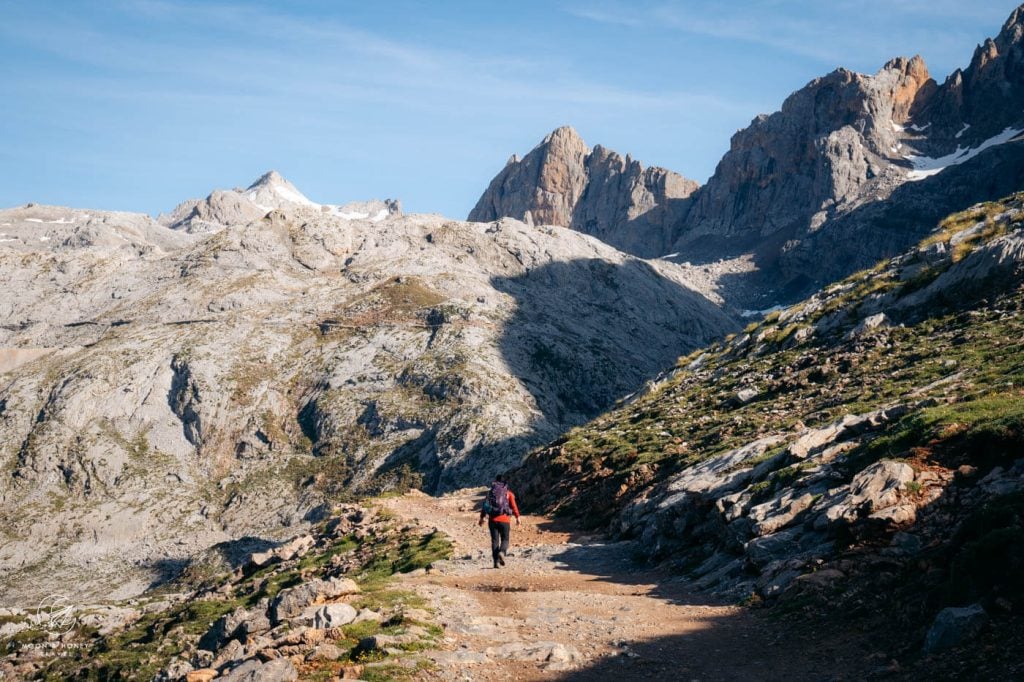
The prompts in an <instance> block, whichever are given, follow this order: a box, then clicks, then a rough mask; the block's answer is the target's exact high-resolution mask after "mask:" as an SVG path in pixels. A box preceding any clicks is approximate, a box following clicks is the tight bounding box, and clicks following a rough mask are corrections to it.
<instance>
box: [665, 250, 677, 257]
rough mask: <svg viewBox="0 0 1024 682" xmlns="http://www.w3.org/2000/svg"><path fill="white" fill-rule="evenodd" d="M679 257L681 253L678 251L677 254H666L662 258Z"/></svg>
mask: <svg viewBox="0 0 1024 682" xmlns="http://www.w3.org/2000/svg"><path fill="white" fill-rule="evenodd" d="M678 257H679V252H678V251H677V252H675V253H666V254H665V255H664V256H662V258H678Z"/></svg>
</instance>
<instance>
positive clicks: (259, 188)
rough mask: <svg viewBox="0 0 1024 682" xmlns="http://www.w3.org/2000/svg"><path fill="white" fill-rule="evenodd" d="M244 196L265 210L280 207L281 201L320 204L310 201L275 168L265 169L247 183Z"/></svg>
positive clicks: (317, 205) (309, 204)
mask: <svg viewBox="0 0 1024 682" xmlns="http://www.w3.org/2000/svg"><path fill="white" fill-rule="evenodd" d="M245 197H246V198H247V199H249V200H250V201H252V202H253V203H254V204H256V205H257V206H259V207H260V208H265V209H267V210H270V209H274V208H281V204H282V203H286V204H297V205H299V206H308V207H311V208H319V206H320V204H317V203H316V202H313V201H310V199H308V198H307V197H306V195H305V194H303V193H302V192H300V191H299V189H298V188H297V187H296V186H295V185H293V184H292V183H290V182H289V181H288V180H286V179H285V178H284V176H282V175H281V174H280V173H278V172H277V171H276V170H271V171H267V172H266V173H264V174H263V175H261V176H260V178H259V179H258V180H257V181H256V182H254V183H252V184H251V185H249V187H248V188H247V189H246V191H245Z"/></svg>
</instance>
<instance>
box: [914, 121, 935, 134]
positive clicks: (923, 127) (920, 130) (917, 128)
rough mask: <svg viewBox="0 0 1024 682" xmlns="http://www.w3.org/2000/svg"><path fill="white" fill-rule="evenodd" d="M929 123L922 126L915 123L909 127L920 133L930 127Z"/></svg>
mask: <svg viewBox="0 0 1024 682" xmlns="http://www.w3.org/2000/svg"><path fill="white" fill-rule="evenodd" d="M931 125H932V124H931V123H925V124H924V125H923V126H919V125H917V124H916V123H915V124H914V125H912V126H910V129H911V130H913V131H914V132H915V133H922V132H924V131H925V130H927V129H928V128H930V127H931Z"/></svg>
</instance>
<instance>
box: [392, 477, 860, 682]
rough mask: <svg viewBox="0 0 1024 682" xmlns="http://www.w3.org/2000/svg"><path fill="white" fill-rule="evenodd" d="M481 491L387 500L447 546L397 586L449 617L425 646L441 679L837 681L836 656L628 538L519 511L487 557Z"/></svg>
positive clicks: (440, 617) (442, 618) (838, 664)
mask: <svg viewBox="0 0 1024 682" xmlns="http://www.w3.org/2000/svg"><path fill="white" fill-rule="evenodd" d="M483 492H484V491H483V490H482V489H480V490H462V491H458V492H455V493H452V494H450V495H446V496H443V497H440V498H432V497H428V496H426V495H423V494H422V493H419V492H418V491H415V492H413V493H410V494H408V495H405V496H403V497H399V498H391V499H388V500H386V501H385V502H384V504H385V505H386V506H387V507H388V508H390V509H391V510H392V511H394V512H395V513H396V514H398V515H399V516H400V517H402V518H404V519H406V520H408V521H409V522H411V523H416V524H417V525H427V526H435V527H437V528H438V529H440V530H441V531H443V532H444V533H446V534H447V535H448V536H449V537H451V539H452V540H453V541H454V544H455V553H454V556H453V559H452V560H451V561H447V562H443V563H441V564H439V565H436V566H435V567H434V568H433V569H432V570H431V571H430V572H429V573H425V574H420V575H411V576H407V577H405V578H404V579H403V580H404V582H405V584H406V585H407V586H409V587H411V588H412V589H414V590H416V591H417V592H418V593H420V594H422V595H423V596H424V597H426V598H427V599H428V601H429V602H430V603H431V605H432V606H433V608H435V609H436V610H437V613H438V620H439V622H440V623H442V624H443V625H444V627H445V631H446V637H445V646H444V650H443V651H436V652H431V653H430V656H431V658H433V659H434V660H435V661H436V662H437V664H438V666H437V669H436V671H435V673H433V674H432V677H434V678H436V679H442V680H608V679H616V680H631V679H648V678H660V679H668V680H702V681H704V680H771V679H780V680H781V679H786V680H804V679H806V680H823V679H842V678H841V676H839V675H837V674H836V672H835V671H836V670H837V669H838V670H841V669H843V668H844V667H846V666H842V665H841V664H842V662H843V661H841V660H837V658H839V657H841V656H842V654H841V653H840V652H836V651H829V650H827V649H826V648H825V647H817V648H816V649H814V648H811V649H810V650H809V648H808V647H806V646H799V645H796V643H795V642H791V641H783V642H776V641H775V640H774V639H773V638H774V637H780V638H782V637H783V636H782V635H781V633H780V632H778V631H774V632H773V630H774V629H773V628H771V627H770V624H769V623H766V621H765V620H764V619H758V618H755V617H753V616H752V615H751V614H750V613H748V612H746V611H745V610H743V609H741V608H738V607H736V606H733V605H728V604H722V603H716V602H714V601H713V600H711V599H709V598H708V597H707V596H706V595H694V594H692V593H689V592H687V590H686V585H685V583H684V582H682V581H680V580H679V578H678V577H674V576H671V575H666V574H664V573H658V572H654V571H649V570H644V569H641V568H637V567H636V566H635V565H634V564H633V561H632V556H633V554H634V546H633V545H632V544H631V543H614V544H605V543H602V542H601V541H600V540H599V539H597V538H585V537H572V536H571V535H570V534H569V533H565V532H559V531H556V530H551V528H552V524H551V522H550V520H549V519H546V518H543V517H534V516H524V517H523V519H522V525H521V526H519V527H516V526H514V525H513V528H512V548H511V549H510V552H509V558H508V565H507V566H505V567H503V568H499V569H494V568H492V565H491V558H490V547H489V537H488V534H487V529H486V528H479V527H478V526H477V525H476V521H477V512H476V510H478V509H479V506H478V502H479V500H481V499H482V496H483Z"/></svg>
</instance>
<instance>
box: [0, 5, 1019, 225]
mask: <svg viewBox="0 0 1024 682" xmlns="http://www.w3.org/2000/svg"><path fill="white" fill-rule="evenodd" d="M1016 4H1017V3H1016V2H1010V1H1005V2H1004V1H1001V0H999V1H997V0H991V1H989V0H986V2H984V3H969V2H965V1H964V0H903V1H900V0H833V1H830V2H827V3H826V2H819V1H814V0H751V1H748V2H730V3H720V2H698V1H696V0H692V1H686V0H679V1H676V2H672V1H669V0H631V1H630V0H590V1H586V0H552V1H551V2H532V1H530V0H518V1H517V2H497V1H494V2H491V1H485V0H475V1H466V2H456V1H450V2H446V1H442V0H437V1H435V2H427V1H423V2H413V1H412V0H397V1H394V2H388V1H385V0H379V1H377V2H368V1H363V2H349V1H346V0H335V1H333V2H332V1H329V0H292V1H291V2H284V1H281V2H269V1H265V2H259V1H254V2H240V1H237V0H236V1H231V0H228V1H226V2H218V1H217V0H212V1H209V2H201V1H198V2H191V1H189V0H104V1H102V2H101V1H92V0H67V1H63V2H62V1H56V0H23V1H17V0H0V91H2V92H3V93H4V98H3V102H2V104H0V140H2V144H0V206H14V205H18V204H23V203H25V202H28V201H36V202H40V203H49V204H63V205H71V206H78V207H90V208H103V209H112V210H115V209H116V210H132V211H144V212H147V213H153V214H156V213H158V212H160V211H166V210H169V209H171V208H173V207H174V205H175V204H176V203H177V202H178V201H180V200H184V199H186V198H189V197H196V196H205V195H206V194H207V193H208V192H209V191H210V190H212V189H215V188H227V187H234V186H244V185H247V184H249V183H250V182H251V181H252V180H254V179H255V178H256V177H258V176H259V175H260V174H261V173H262V172H263V171H265V170H268V169H271V168H274V169H277V170H279V171H280V172H281V173H282V174H284V175H285V176H286V177H288V178H289V179H290V180H292V181H293V182H294V183H295V184H296V185H297V186H298V187H299V188H300V189H301V190H303V191H304V192H305V193H306V194H307V195H308V196H309V197H310V198H312V199H314V200H316V201H320V202H325V203H344V202H346V201H353V200H361V199H369V198H385V197H394V198H399V199H401V200H402V201H403V203H404V206H405V208H406V210H407V211H417V212H439V213H444V214H446V215H449V216H452V217H457V218H462V217H465V215H466V213H467V212H468V211H469V209H470V208H472V206H473V204H474V203H475V201H476V199H477V197H478V196H479V195H480V193H481V192H482V191H483V189H484V188H485V187H486V185H487V183H488V182H489V180H490V178H491V177H492V176H493V175H494V174H495V173H496V172H497V171H498V170H500V168H501V167H502V165H503V164H504V162H505V160H506V159H507V158H508V157H509V156H510V155H511V154H512V153H513V152H517V153H519V154H522V153H524V152H526V151H528V150H529V149H530V148H532V147H533V146H534V145H535V144H536V143H538V142H539V141H540V140H541V138H543V136H544V135H545V134H546V133H547V132H549V131H550V130H552V129H553V128H555V127H557V126H559V125H563V124H569V125H572V126H574V127H575V128H576V129H577V130H579V131H580V133H581V134H582V135H583V137H584V139H585V140H586V141H587V142H588V143H589V144H591V145H593V144H597V143H600V144H603V145H604V146H606V147H609V148H612V149H615V150H617V151H619V152H622V153H624V154H625V153H630V154H632V155H633V156H634V157H635V158H637V159H640V160H641V161H643V162H644V163H645V164H648V165H651V164H653V165H661V166H665V167H668V168H671V169H672V170H675V171H677V172H680V173H682V174H684V175H686V176H688V177H692V178H694V179H696V180H699V181H701V182H703V181H705V180H706V179H707V178H708V177H709V176H710V175H711V173H712V172H713V171H714V167H715V164H716V163H717V161H718V159H719V158H720V157H721V155H722V154H723V153H724V152H725V151H726V149H728V145H729V138H730V136H731V135H732V134H733V133H734V132H735V131H736V130H737V129H739V128H742V127H744V126H746V125H747V124H748V123H749V121H750V120H751V119H752V118H753V117H754V116H755V115H757V114H758V113H761V112H771V111H774V110H776V109H777V108H778V107H779V105H780V104H781V103H782V100H783V99H784V98H785V97H786V96H787V95H788V94H789V93H790V92H792V91H793V90H794V89H797V88H799V87H801V86H803V85H804V84H805V83H806V82H807V81H809V80H811V79H812V78H814V77H815V76H818V75H822V74H824V73H827V72H829V71H831V70H832V69H834V68H835V67H837V66H840V65H842V66H846V67H848V68H851V69H853V70H856V71H862V72H867V73H873V72H875V71H877V70H878V69H879V68H880V67H881V66H882V64H883V63H884V62H885V61H887V60H888V59H889V58H890V57H893V56H897V55H912V54H915V53H920V54H921V55H923V56H924V58H925V60H926V61H927V63H928V65H929V68H930V69H931V72H932V75H933V76H934V77H936V78H937V79H938V80H940V81H941V80H942V79H944V78H945V76H946V75H947V74H948V73H949V72H950V71H952V70H953V69H954V68H956V67H958V66H966V64H967V63H968V61H969V60H970V57H971V53H972V50H973V48H974V46H975V45H976V44H977V43H979V42H981V41H982V40H983V39H984V38H985V37H986V36H994V35H995V34H996V33H997V32H998V31H999V28H1000V27H1001V25H1002V23H1003V21H1004V20H1005V19H1006V17H1007V16H1008V15H1009V13H1010V12H1011V11H1012V9H1013V8H1014V7H1015V6H1016Z"/></svg>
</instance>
